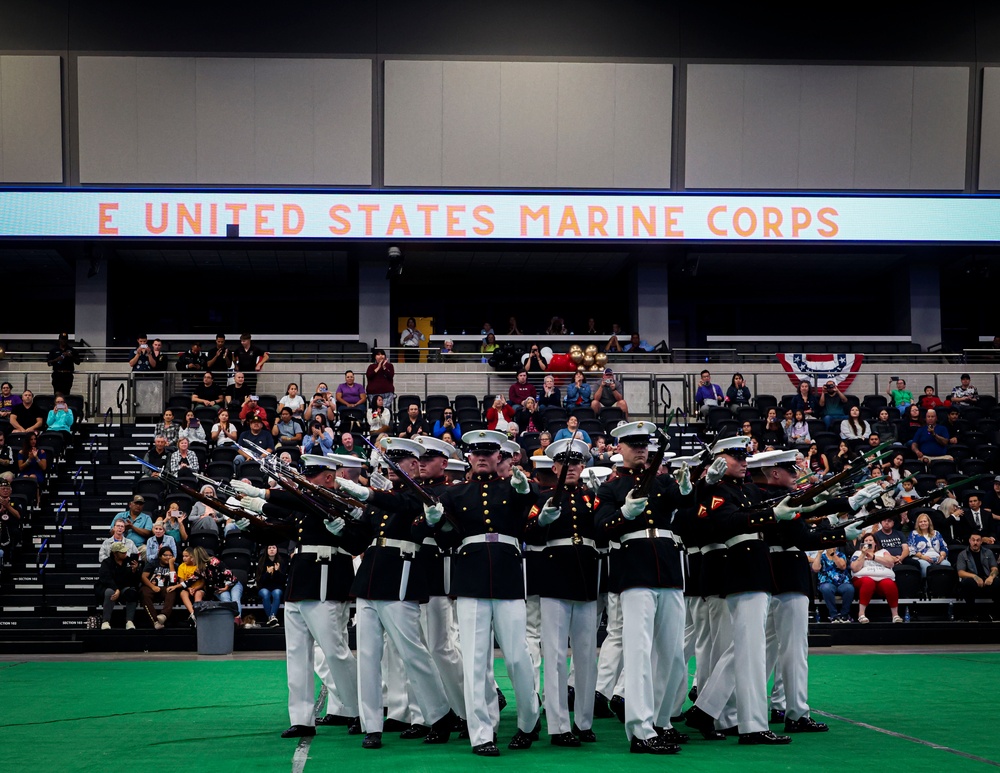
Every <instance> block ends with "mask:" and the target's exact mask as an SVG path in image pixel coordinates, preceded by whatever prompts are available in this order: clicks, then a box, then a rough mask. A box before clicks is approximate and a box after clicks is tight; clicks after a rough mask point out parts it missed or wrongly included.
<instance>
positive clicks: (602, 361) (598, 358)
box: [594, 352, 608, 368]
mask: <svg viewBox="0 0 1000 773" xmlns="http://www.w3.org/2000/svg"><path fill="white" fill-rule="evenodd" d="M594 362H596V363H597V364H598V365H600V366H601V367H602V368H603V367H604V366H605V365H607V364H608V355H606V354H605V353H604V352H598V353H597V354H595V355H594Z"/></svg>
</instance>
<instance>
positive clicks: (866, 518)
mask: <svg viewBox="0 0 1000 773" xmlns="http://www.w3.org/2000/svg"><path fill="white" fill-rule="evenodd" d="M991 476H992V473H980V474H979V475H972V476H970V477H968V478H965V479H964V480H960V481H956V482H955V483H948V484H945V485H944V486H940V487H939V488H936V489H934V490H933V491H929V492H927V494H926V495H924V496H922V497H920V498H919V499H914V500H913V501H912V502H905V503H903V504H901V505H898V506H897V507H892V508H889V509H886V510H875V511H873V512H871V513H868V514H867V515H863V516H861V517H860V518H854V519H852V520H850V521H845V522H844V523H842V524H838V526H846V525H847V524H858V525H860V526H862V527H865V526H874V525H875V524H876V523H880V522H882V521H884V520H885V519H886V518H893V519H895V517H896V516H897V515H902V514H903V513H905V512H908V511H910V510H914V509H916V508H918V507H923V506H924V505H926V504H929V503H930V502H932V501H934V500H935V499H937V498H938V497H939V496H941V495H942V494H944V493H945V492H946V491H948V490H949V489H952V488H960V487H962V486H965V485H968V484H969V483H973V482H974V481H977V480H981V479H982V478H989V477H991Z"/></svg>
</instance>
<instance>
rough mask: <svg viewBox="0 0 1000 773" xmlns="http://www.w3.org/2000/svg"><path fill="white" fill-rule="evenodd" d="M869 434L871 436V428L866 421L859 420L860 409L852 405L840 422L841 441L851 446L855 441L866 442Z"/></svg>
mask: <svg viewBox="0 0 1000 773" xmlns="http://www.w3.org/2000/svg"><path fill="white" fill-rule="evenodd" d="M870 434H872V428H871V427H870V426H869V424H868V422H867V421H865V420H864V419H862V418H861V409H860V408H858V406H856V405H852V406H851V410H850V412H849V413H848V414H847V418H846V419H844V420H843V421H842V422H840V437H841V439H842V440H846V441H848V442H849V443H851V445H852V446H853V445H855V441H863V440H867V439H868V436H869V435H870Z"/></svg>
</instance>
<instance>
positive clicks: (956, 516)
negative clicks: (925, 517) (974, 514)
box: [931, 497, 970, 545]
mask: <svg viewBox="0 0 1000 773" xmlns="http://www.w3.org/2000/svg"><path fill="white" fill-rule="evenodd" d="M964 516H965V511H964V510H962V508H961V506H960V505H959V504H958V501H957V500H956V499H955V498H954V497H945V498H944V499H942V500H941V503H940V504H938V506H937V508H936V509H935V510H933V511H932V512H931V521H932V522H933V523H934V530H935V531H936V532H937V533H938V534H940V535H941V536H942V537H943V538H944V541H945V542H946V543H947V544H949V545H959V544H968V542H969V533H970V531H969V529H968V527H967V526H966V525H965V517H964Z"/></svg>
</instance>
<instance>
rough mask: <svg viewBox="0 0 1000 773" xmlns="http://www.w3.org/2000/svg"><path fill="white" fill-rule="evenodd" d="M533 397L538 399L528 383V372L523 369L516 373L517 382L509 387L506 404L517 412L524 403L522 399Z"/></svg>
mask: <svg viewBox="0 0 1000 773" xmlns="http://www.w3.org/2000/svg"><path fill="white" fill-rule="evenodd" d="M526 397H533V398H535V399H536V400H537V399H538V390H536V389H535V385H534V384H529V383H528V371H526V370H524V369H523V368H522V369H521V370H519V371H518V372H517V380H516V381H515V382H514V383H513V384H511V385H510V388H509V389H508V390H507V402H508V403H510V404H511V405H512V406H513V407H514V411H515V412H517V411H519V410H520V409H521V404H522V403H523V402H524V398H526Z"/></svg>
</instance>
